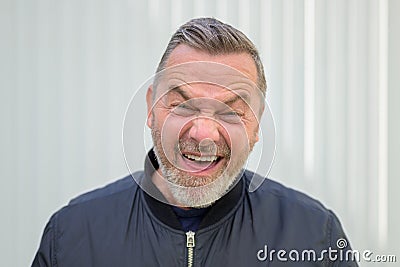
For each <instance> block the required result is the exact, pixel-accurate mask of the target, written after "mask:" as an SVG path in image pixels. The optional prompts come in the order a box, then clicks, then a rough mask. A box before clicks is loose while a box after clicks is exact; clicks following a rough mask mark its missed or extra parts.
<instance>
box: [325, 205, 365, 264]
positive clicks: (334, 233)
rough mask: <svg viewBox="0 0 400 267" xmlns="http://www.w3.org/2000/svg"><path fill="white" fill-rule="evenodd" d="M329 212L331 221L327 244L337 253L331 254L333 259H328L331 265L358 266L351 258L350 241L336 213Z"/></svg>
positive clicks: (354, 259)
mask: <svg viewBox="0 0 400 267" xmlns="http://www.w3.org/2000/svg"><path fill="white" fill-rule="evenodd" d="M330 213H331V223H330V231H328V233H329V240H330V242H329V246H330V247H331V248H332V249H333V250H336V251H337V253H334V254H332V255H333V257H335V259H330V262H331V265H329V266H333V267H358V264H357V260H356V258H353V254H352V253H351V251H350V250H352V248H351V246H350V243H349V241H348V239H347V237H346V234H345V233H344V231H343V228H342V226H341V224H340V222H339V219H338V218H337V217H336V215H335V214H334V213H333V212H332V211H330Z"/></svg>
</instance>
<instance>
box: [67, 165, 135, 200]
mask: <svg viewBox="0 0 400 267" xmlns="http://www.w3.org/2000/svg"><path fill="white" fill-rule="evenodd" d="M140 174H141V173H140V172H138V173H135V174H131V175H128V176H126V177H124V178H121V179H118V180H116V181H114V182H112V183H110V184H107V185H105V186H103V187H101V188H97V189H95V190H92V191H89V192H86V193H84V194H81V195H79V196H77V197H75V198H73V199H71V200H70V202H69V204H68V205H69V206H70V205H76V204H80V203H84V202H87V201H91V200H96V199H98V200H100V199H102V198H106V197H109V196H111V195H115V194H118V193H122V192H123V191H126V190H132V189H135V188H136V187H137V184H136V182H135V180H134V179H133V175H140Z"/></svg>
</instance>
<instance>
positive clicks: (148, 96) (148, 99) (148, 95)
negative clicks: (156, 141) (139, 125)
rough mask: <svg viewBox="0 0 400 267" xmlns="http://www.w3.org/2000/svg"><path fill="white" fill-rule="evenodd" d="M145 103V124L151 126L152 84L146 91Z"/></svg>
mask: <svg viewBox="0 0 400 267" xmlns="http://www.w3.org/2000/svg"><path fill="white" fill-rule="evenodd" d="M146 103H147V122H146V123H147V126H148V127H149V128H151V127H152V124H151V123H152V121H153V85H150V86H149V88H148V89H147V93H146Z"/></svg>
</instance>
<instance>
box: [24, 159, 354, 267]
mask: <svg viewBox="0 0 400 267" xmlns="http://www.w3.org/2000/svg"><path fill="white" fill-rule="evenodd" d="M153 161H154V160H153ZM153 165H154V164H153ZM148 175H149V173H147V172H146V171H145V172H137V173H135V174H133V176H134V177H135V180H136V181H135V180H134V179H133V178H132V176H128V177H126V178H123V179H121V180H118V181H116V182H114V183H112V184H110V185H108V186H106V187H104V188H101V189H97V190H95V191H92V192H89V193H86V194H84V195H82V196H80V197H78V198H76V199H74V200H72V201H71V202H70V204H69V205H68V206H66V207H64V208H62V209H61V210H59V211H58V212H56V213H55V214H54V215H53V216H52V217H51V219H50V221H49V222H48V224H47V225H46V227H45V230H44V233H43V237H42V240H41V244H40V247H39V250H38V252H37V254H36V256H35V258H34V261H33V263H32V266H34V267H39V266H59V267H63V266H68V267H71V266H74V267H78V266H85V267H89V266H96V267H101V266H118V267H125V266H130V267H132V266H191V265H190V264H192V266H357V263H355V262H351V261H346V257H345V254H346V253H345V252H346V251H347V250H349V249H350V246H349V244H348V243H347V244H345V245H343V243H340V245H339V246H340V247H337V240H338V239H341V241H343V242H346V241H347V239H346V236H345V234H344V233H343V230H342V227H341V225H340V223H339V221H338V219H337V217H336V216H335V215H334V214H333V213H332V212H331V211H330V210H328V209H326V208H325V207H324V206H322V204H320V203H319V202H318V201H316V200H314V199H312V198H310V197H308V196H306V195H304V194H303V193H300V192H297V191H295V190H292V189H289V188H286V187H284V186H282V185H281V184H279V183H277V182H274V181H272V180H269V179H266V180H265V181H264V183H263V184H262V185H261V186H260V187H259V188H258V189H257V190H256V191H255V192H252V193H250V192H249V191H248V188H249V183H250V178H249V177H251V176H252V175H253V173H251V172H249V171H245V172H244V173H243V175H242V176H241V178H240V180H239V181H238V183H237V184H236V185H235V186H234V188H233V189H232V190H231V191H230V192H229V193H227V194H226V195H225V196H224V197H222V198H221V199H220V200H218V201H217V202H216V203H215V204H214V205H213V206H212V207H211V209H210V210H209V211H208V212H207V214H206V216H205V217H204V219H203V220H202V222H201V224H200V227H199V230H198V231H197V232H196V233H185V232H184V231H183V230H182V229H181V225H180V223H179V220H178V219H177V217H176V215H175V214H174V212H173V210H172V209H171V207H170V206H169V205H167V204H164V203H163V202H160V201H158V200H156V199H155V198H153V197H151V196H150V195H148V194H147V193H146V192H145V191H144V190H143V189H142V187H143V186H142V187H141V186H139V185H138V182H137V181H148V180H149V179H148V177H149V176H148ZM139 184H140V182H139ZM149 184H150V183H149ZM150 186H151V185H150ZM154 188H155V187H154V186H153V190H156V189H154ZM280 250H281V252H279V251H280ZM282 251H283V252H282ZM335 251H336V252H335Z"/></svg>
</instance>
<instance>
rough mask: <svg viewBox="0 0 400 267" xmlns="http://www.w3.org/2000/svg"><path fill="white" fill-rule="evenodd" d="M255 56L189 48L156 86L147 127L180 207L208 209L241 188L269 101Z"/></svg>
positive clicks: (178, 52)
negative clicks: (234, 187)
mask: <svg viewBox="0 0 400 267" xmlns="http://www.w3.org/2000/svg"><path fill="white" fill-rule="evenodd" d="M256 84H257V70H256V66H255V63H254V61H253V60H252V58H251V56H250V55H248V54H244V53H242V54H227V55H217V56H211V55H209V54H207V53H204V52H200V51H198V50H195V49H192V48H190V47H187V46H185V45H179V46H178V47H176V48H175V49H174V51H173V52H172V53H171V55H170V57H169V59H168V61H167V66H166V70H165V71H163V73H162V74H161V75H160V78H159V80H158V82H157V88H154V89H153V88H149V92H148V95H147V105H148V111H149V118H148V126H149V127H150V128H151V130H152V137H153V142H154V150H155V152H156V155H157V158H158V160H159V164H160V169H161V172H162V176H163V177H164V178H165V179H166V182H167V184H168V188H169V190H170V193H171V194H172V196H173V197H174V199H175V200H176V202H177V203H179V205H181V206H185V207H204V206H207V205H210V204H212V203H213V202H215V201H216V200H218V199H219V198H220V197H222V196H223V195H224V194H225V193H226V192H227V191H228V190H229V189H230V188H231V186H232V185H233V184H234V182H235V181H236V177H237V176H238V175H239V173H240V171H241V169H242V167H243V165H244V164H245V163H246V160H247V158H248V156H249V153H250V151H251V150H252V148H253V146H254V144H255V143H256V142H257V141H258V121H259V116H260V114H261V113H262V109H263V106H262V95H261V93H260V90H259V89H258V88H257V87H256Z"/></svg>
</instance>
